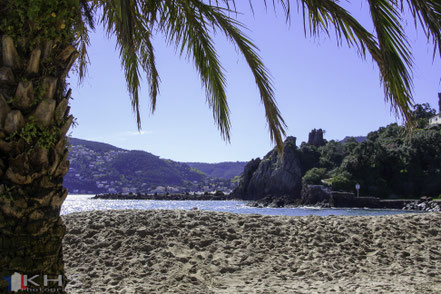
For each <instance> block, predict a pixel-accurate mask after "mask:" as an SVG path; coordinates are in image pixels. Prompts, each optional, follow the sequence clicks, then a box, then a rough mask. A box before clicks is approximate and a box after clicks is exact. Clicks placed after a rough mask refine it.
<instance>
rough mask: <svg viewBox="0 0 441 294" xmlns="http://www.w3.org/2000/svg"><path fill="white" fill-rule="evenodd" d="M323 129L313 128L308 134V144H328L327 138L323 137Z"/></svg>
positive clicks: (318, 145)
mask: <svg viewBox="0 0 441 294" xmlns="http://www.w3.org/2000/svg"><path fill="white" fill-rule="evenodd" d="M323 133H324V132H323V130H322V129H318V130H316V129H313V130H312V131H311V132H309V136H308V144H310V145H314V146H317V147H320V146H324V145H325V144H326V142H325V140H324V139H323Z"/></svg>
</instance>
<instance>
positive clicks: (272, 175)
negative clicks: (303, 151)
mask: <svg viewBox="0 0 441 294" xmlns="http://www.w3.org/2000/svg"><path fill="white" fill-rule="evenodd" d="M284 147H285V149H284V150H285V151H284V154H283V157H280V156H279V154H278V153H277V150H276V149H273V150H272V151H271V152H269V153H268V154H267V155H266V156H265V157H264V158H263V159H262V160H260V159H255V160H252V161H250V162H249V163H248V164H247V165H246V166H245V169H244V173H243V175H242V178H241V181H240V183H239V186H238V187H237V188H236V190H234V192H233V196H234V197H237V198H241V199H245V200H257V199H262V198H264V197H266V196H273V197H274V196H276V197H277V196H286V197H289V198H292V199H298V198H300V190H301V180H302V175H301V169H300V160H299V152H298V150H297V146H296V138H295V137H288V138H286V140H285V142H284Z"/></svg>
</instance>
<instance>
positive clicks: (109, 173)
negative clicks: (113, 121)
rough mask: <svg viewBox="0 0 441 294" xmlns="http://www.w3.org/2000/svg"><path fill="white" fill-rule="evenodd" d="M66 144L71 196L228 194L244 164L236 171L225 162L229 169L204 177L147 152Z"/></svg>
mask: <svg viewBox="0 0 441 294" xmlns="http://www.w3.org/2000/svg"><path fill="white" fill-rule="evenodd" d="M69 144H70V152H69V161H70V168H69V171H68V173H67V175H66V176H65V177H64V186H65V187H66V188H68V190H69V192H70V193H88V194H92V193H93V194H95V193H106V192H108V193H119V192H122V193H128V192H133V193H137V192H140V193H155V192H158V193H161V192H167V191H168V192H171V193H179V192H186V191H212V190H223V191H228V189H230V188H232V187H230V185H231V182H230V181H229V179H230V178H232V177H234V176H235V175H239V174H240V173H241V172H242V170H243V165H244V164H245V163H243V165H242V168H239V166H240V163H237V164H236V163H225V164H226V166H231V167H230V169H228V168H223V169H222V168H213V169H212V173H207V174H205V173H203V172H202V171H200V170H199V169H196V168H194V167H192V166H190V165H188V164H186V163H180V162H176V161H172V160H168V159H162V158H160V157H159V156H156V155H154V154H151V153H149V152H146V151H137V150H131V151H129V150H125V149H122V148H118V147H115V146H112V145H110V144H106V143H100V142H94V141H87V140H81V139H76V138H70V139H69ZM208 165H211V164H208ZM214 165H216V164H214ZM236 165H237V167H236ZM222 166H224V163H222V164H220V167H222ZM216 170H217V172H216ZM212 174H222V175H223V176H224V177H223V178H224V179H226V180H223V179H213V178H221V177H216V176H213V175H212ZM158 187H159V188H158Z"/></svg>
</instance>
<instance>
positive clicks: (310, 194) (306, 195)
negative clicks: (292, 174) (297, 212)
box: [301, 185, 331, 205]
mask: <svg viewBox="0 0 441 294" xmlns="http://www.w3.org/2000/svg"><path fill="white" fill-rule="evenodd" d="M330 202H331V192H330V191H329V190H328V189H327V188H325V187H324V186H323V185H304V186H303V188H302V198H301V204H302V205H318V204H325V203H328V204H329V203H330Z"/></svg>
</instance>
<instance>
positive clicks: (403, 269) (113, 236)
mask: <svg viewBox="0 0 441 294" xmlns="http://www.w3.org/2000/svg"><path fill="white" fill-rule="evenodd" d="M63 218H64V220H65V223H66V226H67V234H66V237H65V240H64V259H65V262H66V273H67V276H68V277H69V278H71V279H72V281H71V283H70V284H69V286H68V288H67V291H68V293H185V294H187V293H201V294H209V293H268V294H270V293H271V294H272V293H284V294H286V293H363V294H364V293H441V214H439V213H438V214H436V213H426V214H403V215H393V216H370V217H361V216H327V217H319V216H308V217H287V216H263V215H245V214H232V213H217V212H206V211H170V210H150V211H141V210H123V211H122V210H120V211H94V212H81V213H73V214H69V215H65V216H64V217H63Z"/></svg>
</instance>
